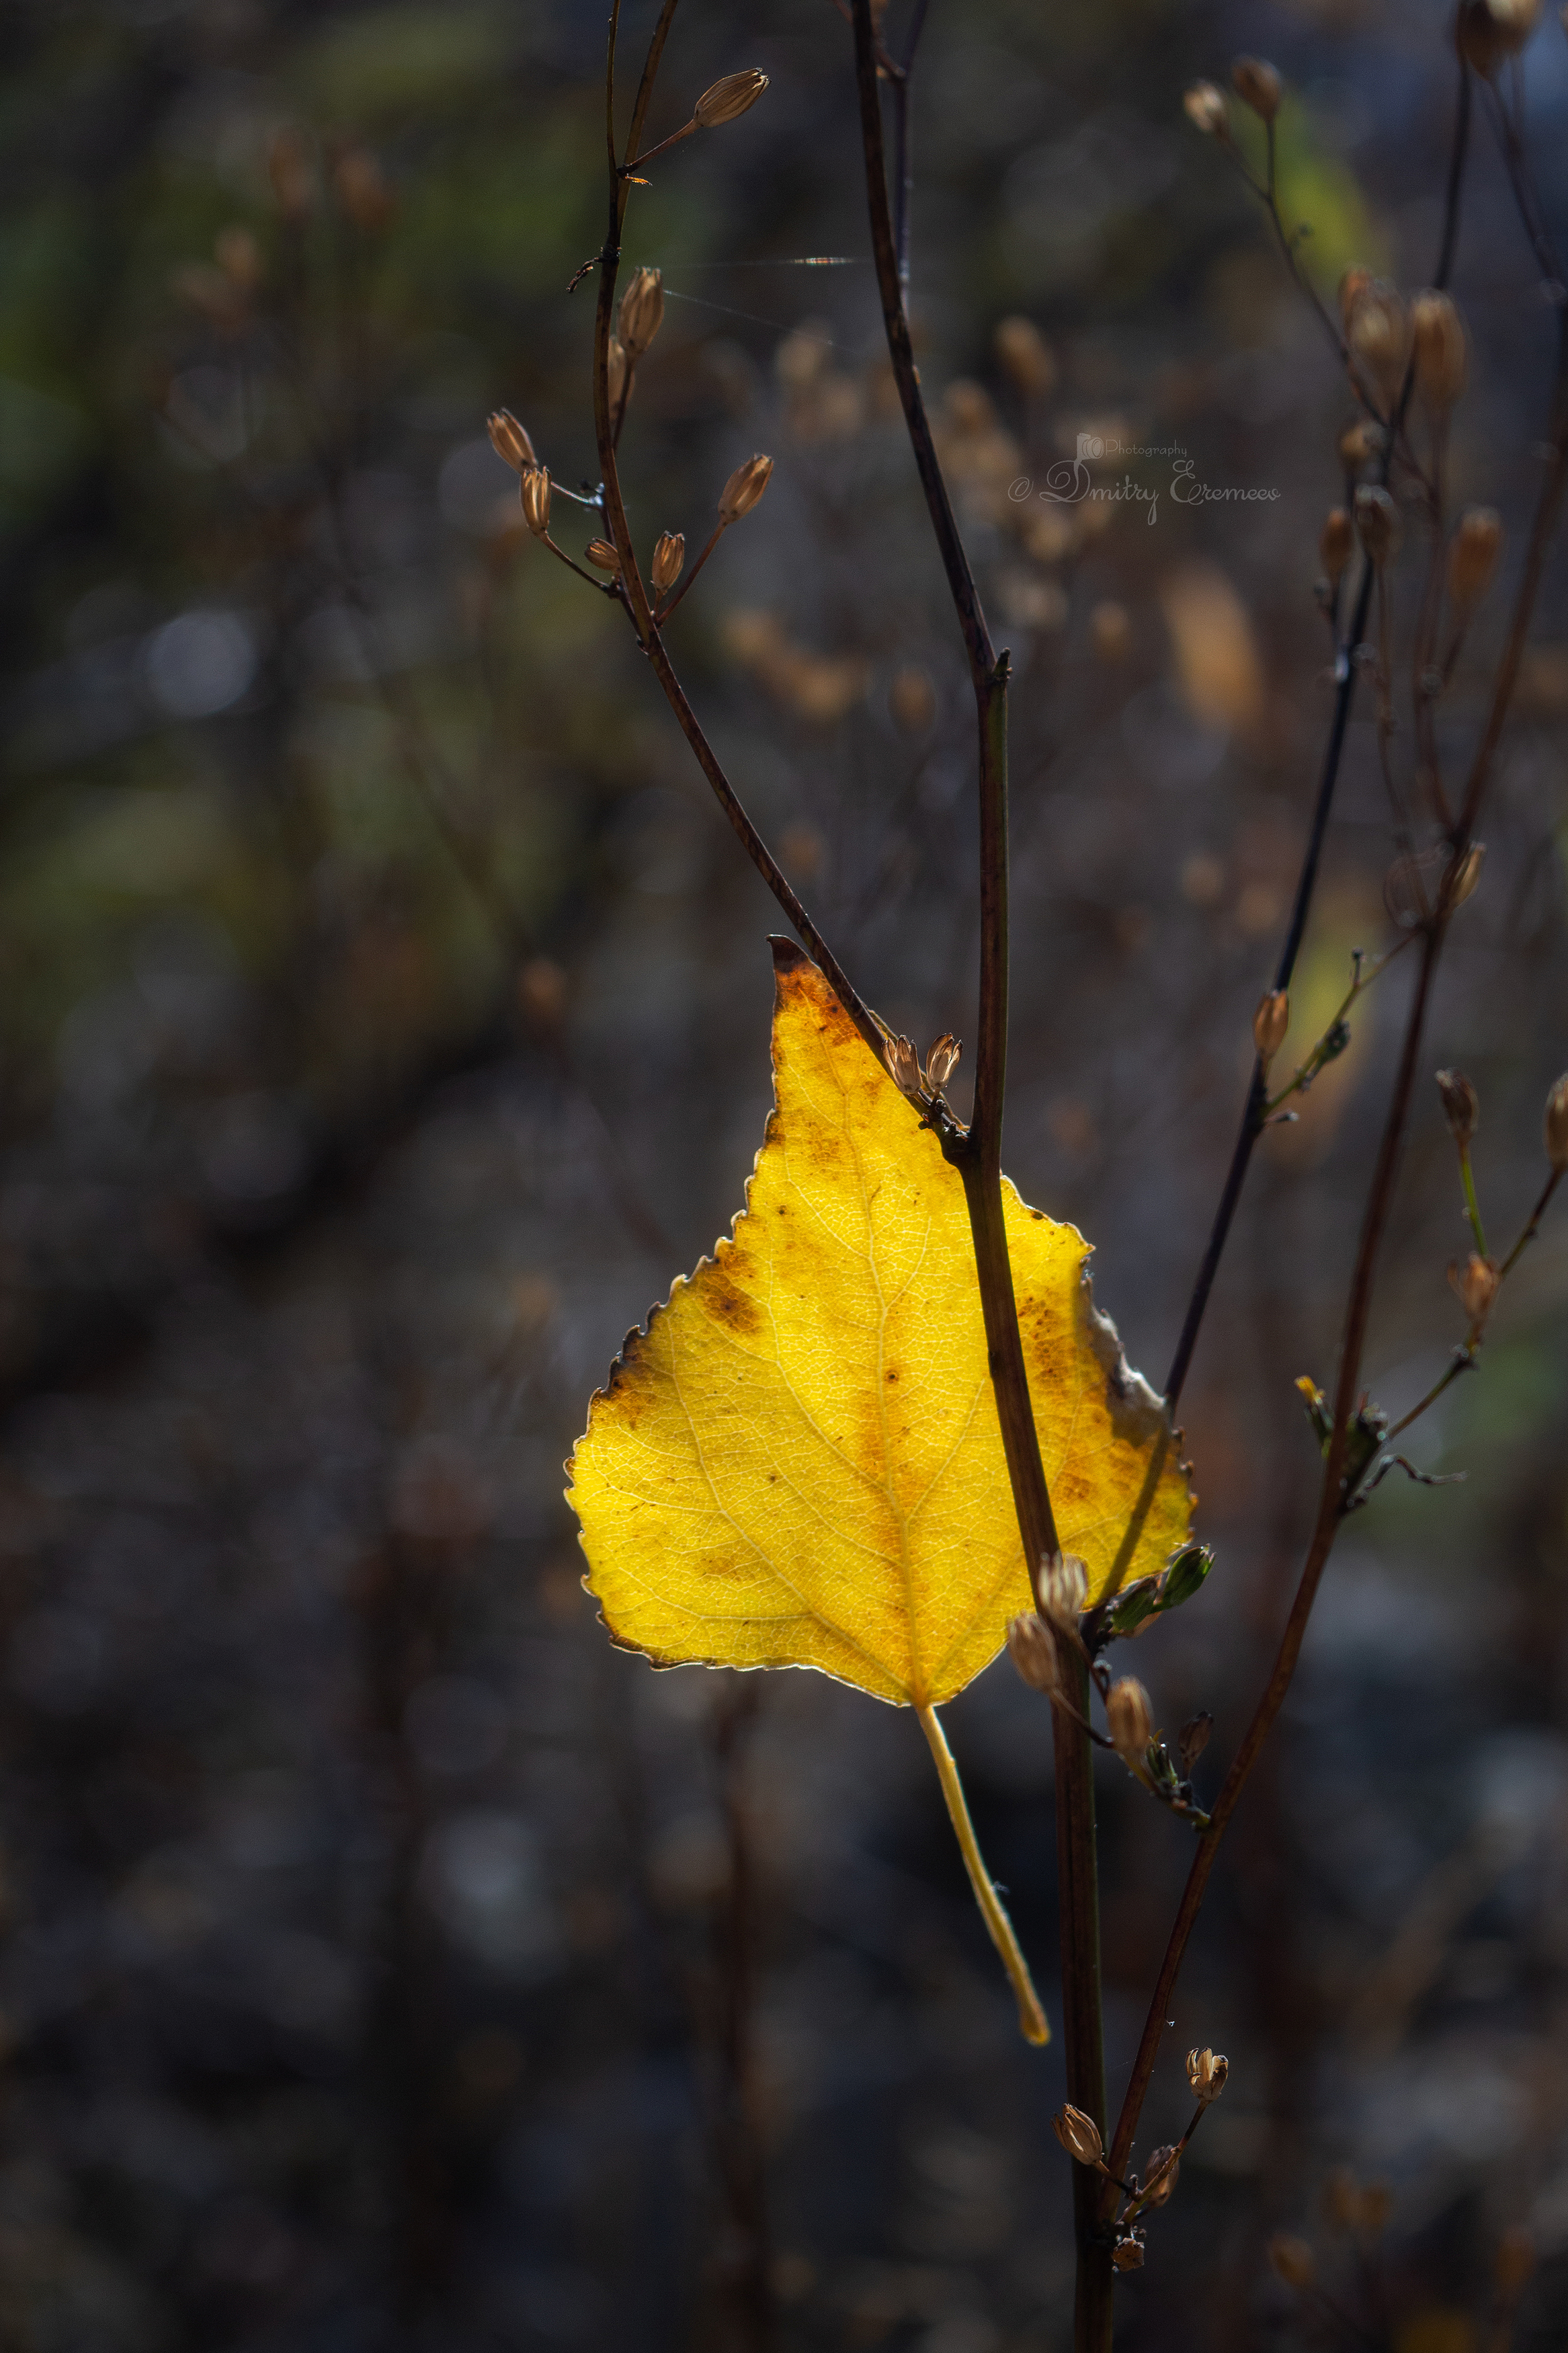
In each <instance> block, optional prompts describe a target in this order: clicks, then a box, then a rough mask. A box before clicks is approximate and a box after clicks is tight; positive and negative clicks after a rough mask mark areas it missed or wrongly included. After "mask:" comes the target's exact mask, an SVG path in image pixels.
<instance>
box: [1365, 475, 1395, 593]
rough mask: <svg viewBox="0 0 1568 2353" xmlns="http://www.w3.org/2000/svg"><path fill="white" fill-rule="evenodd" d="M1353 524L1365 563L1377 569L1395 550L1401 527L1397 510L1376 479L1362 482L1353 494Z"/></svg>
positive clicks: (1380, 567)
mask: <svg viewBox="0 0 1568 2353" xmlns="http://www.w3.org/2000/svg"><path fill="white" fill-rule="evenodd" d="M1355 523H1356V529H1357V531H1358V532H1359V533H1361V543H1362V545H1363V548H1364V549H1365V551H1366V558H1367V562H1368V563H1369V564H1371V565H1373V567H1374V568H1375V569H1377V570H1379V571H1381V570H1382V568H1383V566H1384V565H1385V564H1386V563H1387V562H1388V561H1389V559H1390V558H1391V557H1392V556H1394V555H1396V554H1398V553H1399V543H1400V540H1401V538H1402V537H1403V535H1404V526H1403V524H1402V523H1401V522H1400V520H1399V509H1398V508H1397V507H1396V506H1395V505H1394V501H1393V500H1392V499H1391V498H1390V497H1389V494H1388V492H1387V491H1385V490H1384V488H1383V487H1382V485H1381V483H1377V482H1363V484H1362V486H1361V488H1360V489H1359V490H1358V491H1357V492H1356V494H1355Z"/></svg>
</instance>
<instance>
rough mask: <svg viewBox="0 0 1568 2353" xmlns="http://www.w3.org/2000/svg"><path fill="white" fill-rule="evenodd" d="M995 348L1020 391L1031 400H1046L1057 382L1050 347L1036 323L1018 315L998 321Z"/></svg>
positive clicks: (993, 344) (1055, 368) (994, 340)
mask: <svg viewBox="0 0 1568 2353" xmlns="http://www.w3.org/2000/svg"><path fill="white" fill-rule="evenodd" d="M991 340H992V346H993V348H994V351H995V353H996V357H997V359H998V361H999V362H1000V364H1001V365H1002V366H1003V368H1005V371H1006V373H1007V374H1008V375H1010V376H1011V377H1012V379H1013V382H1014V383H1015V384H1016V385H1017V387H1018V390H1019V391H1020V392H1021V393H1024V394H1025V395H1026V396H1027V397H1028V398H1029V399H1030V400H1043V399H1044V398H1045V396H1046V395H1047V392H1049V391H1050V389H1051V387H1052V385H1054V384H1055V383H1056V380H1057V364H1056V362H1055V360H1054V359H1053V358H1052V357H1051V350H1050V345H1049V344H1048V343H1047V341H1046V339H1045V337H1044V335H1042V334H1041V332H1040V331H1039V329H1038V327H1037V326H1036V324H1035V322H1034V321H1033V319H1026V318H1023V317H1021V316H1019V315H1017V314H1015V315H1014V316H1013V317H1012V318H1010V319H1002V320H1000V321H998V322H997V327H996V332H995V333H994V336H993V337H992V339H991Z"/></svg>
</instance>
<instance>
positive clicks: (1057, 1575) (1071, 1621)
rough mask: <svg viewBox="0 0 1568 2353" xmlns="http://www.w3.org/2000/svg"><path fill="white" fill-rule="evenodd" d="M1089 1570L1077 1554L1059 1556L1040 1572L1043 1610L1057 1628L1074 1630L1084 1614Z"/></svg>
mask: <svg viewBox="0 0 1568 2353" xmlns="http://www.w3.org/2000/svg"><path fill="white" fill-rule="evenodd" d="M1088 1593H1089V1570H1088V1568H1087V1567H1085V1565H1084V1563H1083V1562H1082V1561H1081V1560H1080V1559H1079V1556H1078V1555H1077V1553H1075V1552H1059V1553H1058V1554H1057V1556H1056V1557H1055V1558H1054V1559H1053V1560H1047V1563H1046V1565H1045V1567H1044V1568H1042V1569H1041V1571H1040V1607H1041V1609H1043V1610H1044V1611H1045V1613H1046V1616H1047V1618H1049V1619H1050V1620H1052V1621H1053V1623H1054V1624H1056V1625H1058V1626H1068V1627H1072V1626H1076V1625H1077V1624H1078V1621H1079V1618H1080V1617H1081V1616H1082V1614H1083V1605H1084V1602H1085V1599H1087V1597H1088Z"/></svg>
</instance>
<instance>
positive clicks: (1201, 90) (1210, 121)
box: [1182, 81, 1230, 139]
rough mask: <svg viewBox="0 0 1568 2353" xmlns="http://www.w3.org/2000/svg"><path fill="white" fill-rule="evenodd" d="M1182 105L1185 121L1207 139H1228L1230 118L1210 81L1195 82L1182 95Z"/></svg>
mask: <svg viewBox="0 0 1568 2353" xmlns="http://www.w3.org/2000/svg"><path fill="white" fill-rule="evenodd" d="M1182 104H1183V106H1184V109H1185V110H1186V116H1187V121H1189V122H1190V123H1192V124H1193V126H1194V129H1195V130H1198V131H1201V132H1203V133H1204V135H1205V138H1208V139H1228V138H1229V137H1230V116H1229V113H1228V111H1226V102H1225V99H1224V97H1223V95H1222V94H1221V92H1220V91H1218V90H1215V86H1214V84H1213V82H1212V81H1195V82H1194V83H1193V84H1192V86H1191V88H1190V89H1188V90H1185V91H1184V93H1183V97H1182Z"/></svg>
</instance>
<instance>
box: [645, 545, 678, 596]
mask: <svg viewBox="0 0 1568 2353" xmlns="http://www.w3.org/2000/svg"><path fill="white" fill-rule="evenodd" d="M685 562H686V534H685V533H684V532H679V531H665V532H660V533H659V535H658V544H657V546H656V547H655V549H654V551H653V566H652V569H651V572H650V574H649V577H650V579H651V580H652V582H653V585H654V590H655V593H656V594H657V595H658V596H668V593H669V591H670V590H671V589H672V588H673V587H674V586H675V584H676V582H677V581H678V580H679V577H680V569H681V566H682V565H683V564H684V563H685Z"/></svg>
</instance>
